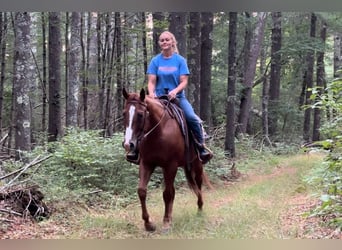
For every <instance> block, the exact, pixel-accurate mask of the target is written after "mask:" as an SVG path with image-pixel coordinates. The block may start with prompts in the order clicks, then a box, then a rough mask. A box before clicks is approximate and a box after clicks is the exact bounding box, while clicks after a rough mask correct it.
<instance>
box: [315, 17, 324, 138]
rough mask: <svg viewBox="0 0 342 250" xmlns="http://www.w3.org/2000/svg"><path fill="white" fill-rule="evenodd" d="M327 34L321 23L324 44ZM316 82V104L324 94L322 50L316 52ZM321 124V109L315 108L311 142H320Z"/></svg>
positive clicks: (321, 35)
mask: <svg viewBox="0 0 342 250" xmlns="http://www.w3.org/2000/svg"><path fill="white" fill-rule="evenodd" d="M326 33H327V24H326V23H323V24H322V28H321V34H320V37H321V40H322V43H323V44H325V41H326ZM316 81H317V97H316V102H318V101H319V100H320V96H321V94H322V93H323V92H324V82H325V70H324V50H322V51H318V52H317V66H316ZM320 123H321V109H320V107H317V108H315V109H314V120H313V130H312V140H313V141H319V140H320V132H319V130H320V127H321V126H320V125H321V124H320Z"/></svg>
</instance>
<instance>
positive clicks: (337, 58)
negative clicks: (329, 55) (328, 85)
mask: <svg viewBox="0 0 342 250" xmlns="http://www.w3.org/2000/svg"><path fill="white" fill-rule="evenodd" d="M341 37H342V33H340V32H336V33H335V35H334V78H337V77H340V76H341V75H342V72H341V69H342V60H341V59H342V55H341V50H342V47H341V45H342V44H341ZM339 70H340V71H339Z"/></svg>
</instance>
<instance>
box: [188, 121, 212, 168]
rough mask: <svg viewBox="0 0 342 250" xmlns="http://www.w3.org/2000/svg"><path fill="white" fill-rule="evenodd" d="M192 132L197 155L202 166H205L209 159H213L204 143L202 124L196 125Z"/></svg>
mask: <svg viewBox="0 0 342 250" xmlns="http://www.w3.org/2000/svg"><path fill="white" fill-rule="evenodd" d="M193 132H194V136H195V141H196V146H197V149H198V153H199V158H200V160H201V161H202V163H203V164H206V163H207V162H208V161H209V160H210V159H211V158H213V153H212V152H211V151H210V150H209V149H208V148H207V146H206V145H205V143H204V129H203V126H202V124H201V123H198V124H197V126H196V127H195V128H194V130H193Z"/></svg>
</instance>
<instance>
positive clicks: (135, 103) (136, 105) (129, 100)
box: [122, 89, 147, 153]
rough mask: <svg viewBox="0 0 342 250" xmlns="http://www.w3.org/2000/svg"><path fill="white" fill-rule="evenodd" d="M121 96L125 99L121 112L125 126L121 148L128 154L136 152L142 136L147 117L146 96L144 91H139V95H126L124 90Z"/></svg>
mask: <svg viewBox="0 0 342 250" xmlns="http://www.w3.org/2000/svg"><path fill="white" fill-rule="evenodd" d="M122 94H123V96H124V98H125V99H126V102H125V106H124V111H123V117H124V126H125V138H124V142H123V147H124V148H125V150H126V153H128V152H134V151H136V150H138V143H139V141H140V140H141V138H142V136H143V135H144V126H145V120H146V115H147V105H146V102H145V97H146V94H145V90H144V89H141V91H140V94H137V93H127V91H126V89H123V90H122Z"/></svg>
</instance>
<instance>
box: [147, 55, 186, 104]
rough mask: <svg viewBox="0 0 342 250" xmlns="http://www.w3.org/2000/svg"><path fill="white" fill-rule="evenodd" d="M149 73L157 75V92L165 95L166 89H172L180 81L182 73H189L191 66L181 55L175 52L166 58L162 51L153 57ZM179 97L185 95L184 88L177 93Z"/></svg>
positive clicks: (158, 94) (159, 94)
mask: <svg viewBox="0 0 342 250" xmlns="http://www.w3.org/2000/svg"><path fill="white" fill-rule="evenodd" d="M147 74H152V75H156V76H157V82H156V89H155V94H156V95H157V96H161V95H165V94H166V93H165V89H168V91H171V90H173V89H175V88H176V87H177V86H178V85H179V83H180V76H181V75H189V74H190V72H189V68H188V65H187V63H186V60H185V58H184V57H182V56H181V55H179V54H177V53H174V54H173V55H172V56H171V57H169V58H164V57H163V55H162V54H161V53H160V54H158V55H156V56H155V57H153V58H152V60H151V62H150V65H149V66H148V69H147ZM177 96H178V97H185V94H184V90H183V91H181V92H180V93H178V94H177Z"/></svg>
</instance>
